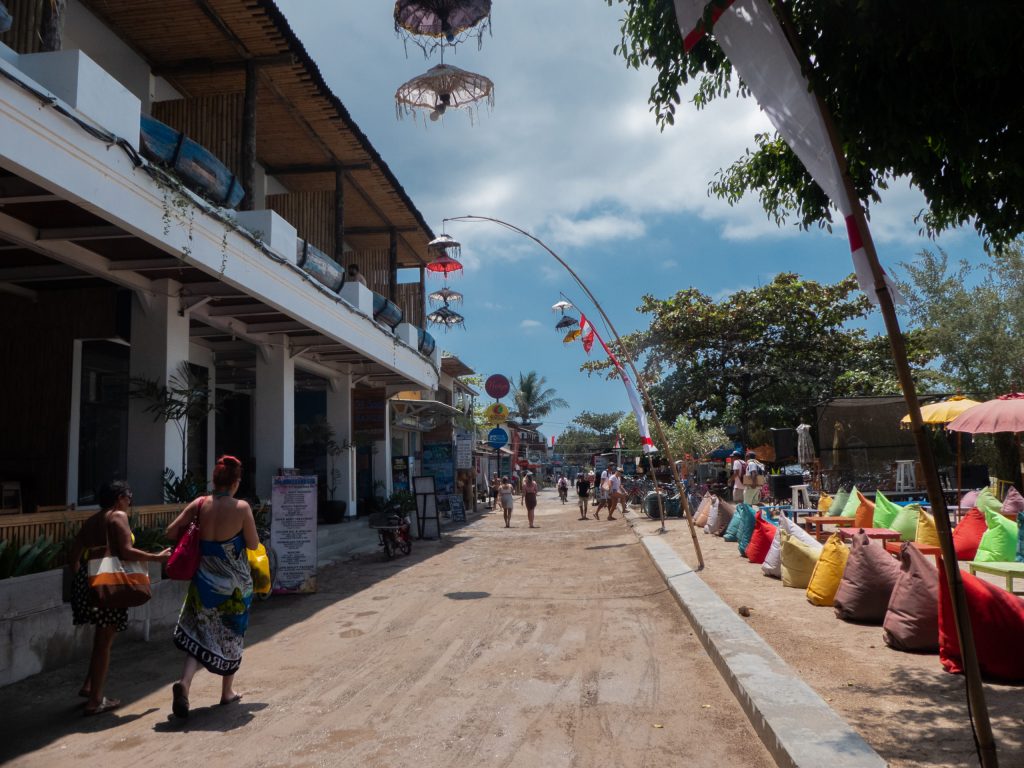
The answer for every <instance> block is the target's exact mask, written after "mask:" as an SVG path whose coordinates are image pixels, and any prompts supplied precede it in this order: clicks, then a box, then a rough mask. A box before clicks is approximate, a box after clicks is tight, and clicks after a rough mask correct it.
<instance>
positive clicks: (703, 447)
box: [618, 413, 731, 460]
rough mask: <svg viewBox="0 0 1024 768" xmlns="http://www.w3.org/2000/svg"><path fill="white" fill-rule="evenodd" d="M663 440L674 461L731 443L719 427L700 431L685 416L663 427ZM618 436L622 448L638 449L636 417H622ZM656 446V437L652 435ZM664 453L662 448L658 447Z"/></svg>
mask: <svg viewBox="0 0 1024 768" xmlns="http://www.w3.org/2000/svg"><path fill="white" fill-rule="evenodd" d="M663 428H664V430H665V438H666V439H667V440H668V442H669V446H668V447H669V449H670V450H671V453H672V456H673V457H674V458H675V459H677V460H678V459H683V458H685V457H687V456H690V457H701V456H704V455H706V454H708V453H710V452H711V451H713V450H714V449H715V448H717V447H718V446H720V445H723V444H729V443H730V442H731V441H730V440H729V438H728V437H727V436H726V434H725V431H724V430H722V429H721V427H713V426H709V427H706V428H704V429H701V428H700V427H699V426H697V422H696V421H694V420H693V419H689V418H687V417H686V416H677V417H676V420H675V421H674V422H673V423H671V424H665V425H663ZM618 430H619V434H621V435H622V440H623V444H624V447H626V448H630V449H635V450H639V449H640V429H639V428H638V427H637V424H636V416H634V415H633V414H632V413H628V414H626V415H625V416H623V417H622V420H621V421H620V422H619V424H618ZM652 436H653V437H654V442H655V444H656V445H657V443H658V439H657V435H652ZM658 447H659V448H661V449H662V451H664V446H658Z"/></svg>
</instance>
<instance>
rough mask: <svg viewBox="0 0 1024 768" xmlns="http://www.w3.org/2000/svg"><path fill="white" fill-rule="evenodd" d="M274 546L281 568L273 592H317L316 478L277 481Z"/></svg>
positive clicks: (273, 510) (272, 527)
mask: <svg viewBox="0 0 1024 768" xmlns="http://www.w3.org/2000/svg"><path fill="white" fill-rule="evenodd" d="M270 544H271V547H272V548H273V550H274V555H275V559H276V561H277V567H276V569H275V570H274V585H273V592H274V594H275V595H280V594H298V593H307V592H316V560H317V551H316V476H315V475H313V476H308V477H307V476H302V475H299V476H289V477H280V476H279V477H275V478H274V480H273V490H272V493H271V517H270Z"/></svg>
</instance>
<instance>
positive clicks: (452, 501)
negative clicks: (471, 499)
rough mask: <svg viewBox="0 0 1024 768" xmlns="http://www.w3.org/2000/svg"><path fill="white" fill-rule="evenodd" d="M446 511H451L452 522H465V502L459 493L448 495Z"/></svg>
mask: <svg viewBox="0 0 1024 768" xmlns="http://www.w3.org/2000/svg"><path fill="white" fill-rule="evenodd" d="M448 511H449V512H450V513H451V517H452V522H453V523H464V522H466V504H465V502H464V501H463V499H462V497H461V496H459V494H457V493H452V494H449V495H448Z"/></svg>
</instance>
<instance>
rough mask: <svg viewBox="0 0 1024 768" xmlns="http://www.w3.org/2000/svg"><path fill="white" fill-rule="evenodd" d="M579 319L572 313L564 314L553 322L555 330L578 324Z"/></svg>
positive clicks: (562, 329)
mask: <svg viewBox="0 0 1024 768" xmlns="http://www.w3.org/2000/svg"><path fill="white" fill-rule="evenodd" d="M579 324H580V321H579V320H578V319H577V318H575V317H573V316H572V315H564V316H563V317H562V319H561V320H559V321H558V322H557V323H555V330H556V331H564V330H565V329H566V328H573V327H575V326H578V325H579Z"/></svg>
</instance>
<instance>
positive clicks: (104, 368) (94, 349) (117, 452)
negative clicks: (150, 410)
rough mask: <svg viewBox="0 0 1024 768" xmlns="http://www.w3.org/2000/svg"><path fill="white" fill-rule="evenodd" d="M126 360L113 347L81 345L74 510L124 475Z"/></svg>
mask: <svg viewBox="0 0 1024 768" xmlns="http://www.w3.org/2000/svg"><path fill="white" fill-rule="evenodd" d="M128 354H129V349H128V347H127V346H126V345H124V344H119V343H117V342H114V341H83V342H82V381H81V411H80V416H79V431H78V504H79V506H89V505H92V504H96V503H97V502H96V492H97V490H98V489H99V488H100V487H101V486H103V485H104V484H105V483H109V482H110V481H111V480H123V479H125V477H126V476H127V474H128Z"/></svg>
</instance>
